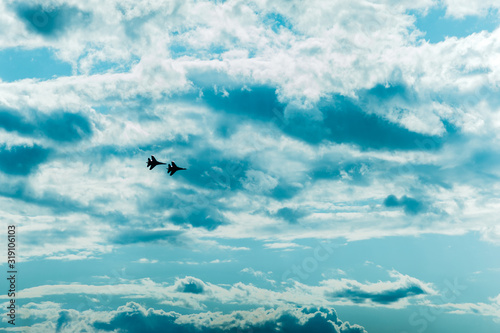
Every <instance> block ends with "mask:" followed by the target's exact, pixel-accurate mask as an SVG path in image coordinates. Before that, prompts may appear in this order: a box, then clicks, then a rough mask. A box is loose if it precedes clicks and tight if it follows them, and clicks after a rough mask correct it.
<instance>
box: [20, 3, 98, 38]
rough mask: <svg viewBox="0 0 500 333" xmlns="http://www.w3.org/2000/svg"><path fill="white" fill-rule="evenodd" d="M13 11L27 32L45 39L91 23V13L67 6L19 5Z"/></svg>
mask: <svg viewBox="0 0 500 333" xmlns="http://www.w3.org/2000/svg"><path fill="white" fill-rule="evenodd" d="M15 11H16V14H17V15H18V16H19V18H20V19H22V20H23V21H24V23H25V26H26V28H27V29H28V30H30V31H32V32H34V33H36V34H39V35H42V36H45V37H56V36H59V35H61V34H62V33H64V32H65V31H67V30H68V29H69V28H70V27H72V26H75V25H84V24H89V23H90V22H91V13H89V12H82V11H80V10H79V9H78V8H76V7H71V6H68V5H61V6H52V5H50V4H49V5H46V6H42V5H29V4H24V3H20V4H17V5H16V7H15Z"/></svg>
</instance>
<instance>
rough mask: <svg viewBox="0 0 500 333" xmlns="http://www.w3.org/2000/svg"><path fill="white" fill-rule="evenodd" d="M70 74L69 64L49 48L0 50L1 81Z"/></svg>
mask: <svg viewBox="0 0 500 333" xmlns="http://www.w3.org/2000/svg"><path fill="white" fill-rule="evenodd" d="M71 74H72V68H71V65H70V64H69V63H67V62H64V61H61V60H60V59H58V58H57V57H56V56H55V54H54V52H53V51H52V50H51V49H49V48H39V49H33V50H27V49H21V48H9V49H3V50H0V78H1V79H2V81H8V82H12V81H17V80H22V79H29V78H35V79H42V80H48V79H52V78H54V77H58V76H69V75H71Z"/></svg>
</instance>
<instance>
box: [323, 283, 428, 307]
mask: <svg viewBox="0 0 500 333" xmlns="http://www.w3.org/2000/svg"><path fill="white" fill-rule="evenodd" d="M423 294H426V292H425V290H423V289H422V287H421V286H420V285H418V284H417V283H408V284H406V285H402V286H400V287H398V288H395V289H388V290H383V291H380V292H376V291H374V292H368V291H365V290H361V289H360V288H359V287H357V286H351V287H350V288H348V289H343V290H339V291H336V292H331V293H330V292H327V293H326V296H329V297H341V298H348V299H350V300H352V301H353V302H355V303H364V302H366V301H368V300H369V301H372V302H374V303H379V304H390V303H394V302H397V301H399V300H400V299H404V298H407V297H411V296H417V295H423Z"/></svg>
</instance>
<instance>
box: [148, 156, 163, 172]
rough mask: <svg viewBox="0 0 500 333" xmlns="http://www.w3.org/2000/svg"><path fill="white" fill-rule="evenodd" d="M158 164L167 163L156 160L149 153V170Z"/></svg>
mask: <svg viewBox="0 0 500 333" xmlns="http://www.w3.org/2000/svg"><path fill="white" fill-rule="evenodd" d="M160 164H167V163H163V162H158V161H157V160H156V158H155V157H154V156H153V155H151V158H148V167H149V170H153V168H154V167H155V166H157V165H160Z"/></svg>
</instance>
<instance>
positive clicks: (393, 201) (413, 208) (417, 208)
mask: <svg viewBox="0 0 500 333" xmlns="http://www.w3.org/2000/svg"><path fill="white" fill-rule="evenodd" d="M384 206H386V207H403V208H404V211H405V213H406V214H409V215H416V214H419V213H421V212H423V211H425V205H424V204H423V203H422V202H420V201H418V200H416V199H413V198H410V197H407V196H406V195H403V196H402V197H401V199H398V198H397V197H396V196H395V195H393V194H391V195H389V196H387V198H385V200H384Z"/></svg>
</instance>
